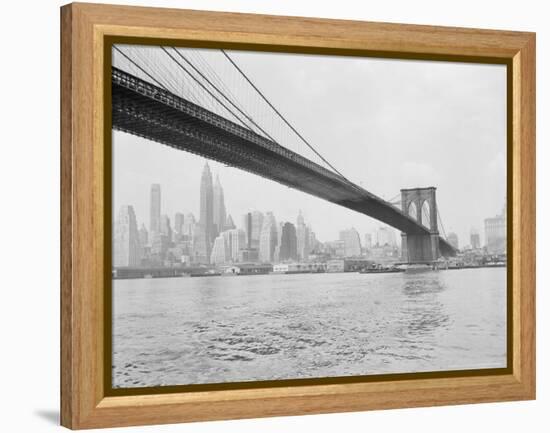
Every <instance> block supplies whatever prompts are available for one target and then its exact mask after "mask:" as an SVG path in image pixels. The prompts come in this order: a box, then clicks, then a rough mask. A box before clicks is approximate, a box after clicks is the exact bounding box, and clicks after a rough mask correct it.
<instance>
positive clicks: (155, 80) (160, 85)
mask: <svg viewBox="0 0 550 433" xmlns="http://www.w3.org/2000/svg"><path fill="white" fill-rule="evenodd" d="M113 48H114V49H115V50H116V51H117V52H118V53H119V54H121V55H122V56H123V57H124V58H125V59H126V60H128V61H129V62H130V63H131V64H132V65H134V66H135V67H136V68H138V69H139V70H140V71H141V72H143V73H144V74H145V75H147V76H148V77H149V78H150V79H151V80H153V82H154V83H155V84H157V85H158V86H159V87H162V88H163V89H164V90H166V91H167V92H169V90H168V89H167V88H166V86H165V85H163V84H162V83H161V82H160V81H159V80H157V79H156V78H155V77H153V76H152V75H151V74H150V73H149V72H147V71H146V70H145V69H143V68H142V67H141V66H139V65H138V64H137V63H136V62H135V61H134V60H132V58H130V56H128V55H127V54H126V53H124V52H123V51H122V50H121V49H120V48H118V47H117V46H116V45H113Z"/></svg>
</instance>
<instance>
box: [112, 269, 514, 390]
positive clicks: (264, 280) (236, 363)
mask: <svg viewBox="0 0 550 433" xmlns="http://www.w3.org/2000/svg"><path fill="white" fill-rule="evenodd" d="M505 366H506V270H505V269H504V268H499V269H488V268H483V269H463V270H451V271H439V272H423V273H416V274H404V273H399V274H379V275H374V274H363V275H362V274H358V273H339V274H300V275H259V276H248V277H202V278H174V279H170V278H162V279H142V280H114V281H113V386H114V387H115V388H131V387H138V386H159V385H184V384H201V383H219V382H236V381H256V380H273V379H295V378H315V377H334V376H351V375H368V374H381V373H404V372H420V371H440V370H462V369H478V368H499V367H505Z"/></svg>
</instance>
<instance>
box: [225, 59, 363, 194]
mask: <svg viewBox="0 0 550 433" xmlns="http://www.w3.org/2000/svg"><path fill="white" fill-rule="evenodd" d="M220 51H221V52H222V54H223V55H224V56H225V57H226V58H227V60H229V62H230V63H231V64H232V65H233V66H234V67H235V69H237V71H239V73H240V74H241V75H242V76H243V78H244V79H245V80H246V81H247V82H248V84H250V85H251V86H252V88H253V89H254V90H255V91H256V92H257V93H258V94H259V95H260V96H261V98H262V99H263V100H264V101H265V102H266V103H267V105H269V106H270V107H271V109H272V110H273V111H274V112H275V113H276V114H277V115H278V116H279V117H280V118H281V120H282V121H283V122H285V123H286V125H287V126H288V127H289V128H290V129H291V130H292V131H293V132H294V133H295V134H296V135H297V136H298V137H299V138H300V140H302V141H303V142H304V143H305V144H306V145H307V146H308V147H309V148H310V149H311V150H312V151H313V152H314V153H315V154H316V155H317V156H318V157H319V158H321V160H322V161H323V162H324V163H325V164H327V165H328V166H329V167H330V168H332V170H334V171H335V172H336V173H337V174H338V175H339V176H341V177H342V178H343V179H344V180H345V181H347V182H349V183H350V184H352V185H355V184H353V183H352V182H350V181H349V180H348V179H347V178H346V177H345V176H344V175H343V174H342V173H340V171H338V170H337V169H336V168H335V167H334V166H333V165H332V164H331V163H330V162H328V161H327V160H326V159H325V158H324V157H323V156H322V155H321V154H320V153H319V152H318V151H317V150H315V148H314V147H313V146H312V145H311V144H310V143H309V142H308V141H307V140H306V139H305V138H304V137H303V136H302V134H300V133H299V132H298V131H297V130H296V128H294V127H293V126H292V125H291V124H290V122H289V121H288V120H286V118H285V117H284V116H283V115H282V114H281V113H280V112H279V110H277V109H276V108H275V107H274V106H273V104H272V103H271V102H269V100H268V99H267V97H266V96H265V95H264V94H263V93H262V91H261V90H260V89H258V87H256V85H255V84H254V83H253V82H252V80H251V79H250V78H248V76H247V75H246V74H245V73H244V71H243V70H242V69H241V68H240V67H239V66H238V65H237V64H236V63H235V61H234V60H233V59H232V58H231V57H230V56H229V54H227V53H226V52H225V50H223V49H222V50H220ZM357 188H358V187H357ZM358 189H359V188H358Z"/></svg>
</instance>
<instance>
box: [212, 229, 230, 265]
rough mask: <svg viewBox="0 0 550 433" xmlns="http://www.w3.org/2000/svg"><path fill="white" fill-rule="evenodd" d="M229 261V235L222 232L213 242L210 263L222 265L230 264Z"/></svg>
mask: <svg viewBox="0 0 550 433" xmlns="http://www.w3.org/2000/svg"><path fill="white" fill-rule="evenodd" d="M231 261H232V260H231V234H230V233H229V232H223V233H220V234H219V235H218V237H217V238H216V239H215V240H214V245H213V247H212V253H211V255H210V263H212V264H214V265H223V264H225V263H230V262H231Z"/></svg>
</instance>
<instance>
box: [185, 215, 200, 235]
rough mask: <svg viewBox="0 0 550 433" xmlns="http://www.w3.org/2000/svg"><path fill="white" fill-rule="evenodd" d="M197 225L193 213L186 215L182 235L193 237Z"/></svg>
mask: <svg viewBox="0 0 550 433" xmlns="http://www.w3.org/2000/svg"><path fill="white" fill-rule="evenodd" d="M196 223H197V222H196V221H195V215H193V214H192V213H188V214H187V215H185V217H184V219H183V227H182V230H183V233H182V234H183V235H185V236H189V237H193V233H194V231H195V224H196Z"/></svg>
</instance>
